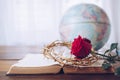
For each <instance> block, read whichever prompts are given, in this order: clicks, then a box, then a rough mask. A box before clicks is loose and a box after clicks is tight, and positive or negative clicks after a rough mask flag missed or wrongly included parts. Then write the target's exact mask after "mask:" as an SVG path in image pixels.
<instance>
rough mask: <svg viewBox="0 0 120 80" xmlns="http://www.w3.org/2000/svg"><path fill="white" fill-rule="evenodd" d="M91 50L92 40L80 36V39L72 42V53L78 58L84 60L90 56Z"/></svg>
mask: <svg viewBox="0 0 120 80" xmlns="http://www.w3.org/2000/svg"><path fill="white" fill-rule="evenodd" d="M91 48H92V45H91V41H90V40H88V39H86V38H82V37H81V36H78V38H75V39H74V41H73V42H72V47H71V53H72V54H73V55H75V56H76V57H77V58H80V59H82V58H85V57H87V56H88V55H89V53H90V52H91Z"/></svg>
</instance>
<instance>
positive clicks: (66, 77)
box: [0, 46, 120, 80]
mask: <svg viewBox="0 0 120 80" xmlns="http://www.w3.org/2000/svg"><path fill="white" fill-rule="evenodd" d="M39 50H40V48H39V47H33V46H32V47H15V46H14V47H13V46H12V47H10V46H9V47H8V46H7V47H5V46H3V47H2V46H0V80H120V77H117V76H115V75H114V74H97V73H96V74H55V75H52V74H51V75H50V74H49V75H14V76H6V72H7V71H8V69H9V68H10V66H11V65H12V64H14V63H16V62H17V61H18V60H19V59H21V58H22V57H23V56H24V55H26V54H27V53H29V52H32V53H39Z"/></svg>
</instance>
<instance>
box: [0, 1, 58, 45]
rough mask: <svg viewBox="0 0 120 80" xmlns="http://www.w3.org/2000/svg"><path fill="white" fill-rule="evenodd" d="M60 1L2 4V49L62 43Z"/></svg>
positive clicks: (0, 35) (0, 32)
mask: <svg viewBox="0 0 120 80" xmlns="http://www.w3.org/2000/svg"><path fill="white" fill-rule="evenodd" d="M59 9H60V0H0V45H41V44H42V43H46V42H51V41H54V40H56V39H59V33H58V26H59V20H60V19H59V17H60V10H59Z"/></svg>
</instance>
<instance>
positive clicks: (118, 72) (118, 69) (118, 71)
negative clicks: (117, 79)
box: [115, 67, 120, 76]
mask: <svg viewBox="0 0 120 80" xmlns="http://www.w3.org/2000/svg"><path fill="white" fill-rule="evenodd" d="M115 75H117V76H120V67H118V68H116V69H115Z"/></svg>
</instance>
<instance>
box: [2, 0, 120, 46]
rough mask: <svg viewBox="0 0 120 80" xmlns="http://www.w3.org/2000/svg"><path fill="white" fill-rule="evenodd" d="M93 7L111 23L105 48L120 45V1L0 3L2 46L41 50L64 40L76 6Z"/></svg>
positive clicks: (16, 0)
mask: <svg viewBox="0 0 120 80" xmlns="http://www.w3.org/2000/svg"><path fill="white" fill-rule="evenodd" d="M80 3H91V4H96V5H98V6H99V7H101V8H102V9H103V10H104V11H105V12H106V13H107V15H108V17H109V19H110V23H111V34H110V37H109V40H108V42H107V43H106V44H105V46H104V48H108V46H109V45H110V44H111V43H113V42H118V43H119V42H120V36H119V34H120V27H119V26H120V22H119V21H120V15H119V14H120V0H0V46H16V45H19V46H29V45H33V46H39V45H44V44H47V43H49V42H51V41H55V40H60V34H59V25H60V21H61V18H62V16H63V15H64V13H65V11H66V10H67V9H68V8H70V7H71V6H73V5H76V4H80Z"/></svg>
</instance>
